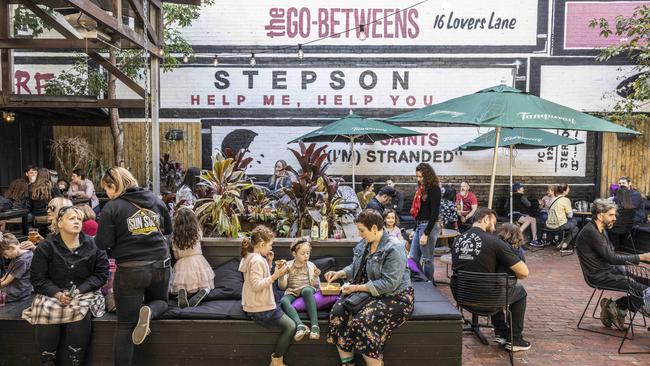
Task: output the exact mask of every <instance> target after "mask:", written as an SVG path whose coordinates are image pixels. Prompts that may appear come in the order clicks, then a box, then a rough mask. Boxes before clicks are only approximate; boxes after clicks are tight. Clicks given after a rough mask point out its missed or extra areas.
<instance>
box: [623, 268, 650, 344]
mask: <svg viewBox="0 0 650 366" xmlns="http://www.w3.org/2000/svg"><path fill="white" fill-rule="evenodd" d="M625 276H626V277H627V281H628V283H629V284H630V286H629V287H628V291H627V295H628V297H627V301H628V309H632V300H631V299H633V298H636V299H641V301H643V291H640V290H638V289H636V288H634V286H632V283H633V282H634V281H636V282H644V283H646V284H647V283H650V270H649V269H648V268H647V267H642V266H638V265H634V264H628V265H626V266H625ZM639 313H641V316H642V317H643V326H644V327H645V326H646V320H645V318H646V317H650V303H644V304H643V306H641V307H640V308H639V309H638V310H637V311H636V312H632V311H631V310H630V311H628V318H629V322H628V324H627V330H626V331H625V335H624V336H623V338H622V339H621V344H620V346H618V353H619V354H626V355H629V354H648V353H650V351H643V352H623V351H622V349H623V344H624V343H625V340H627V339H629V340H632V339H634V326H635V325H640V324H634V318H635V317H636V316H637V314H639ZM628 334H631V337H628Z"/></svg>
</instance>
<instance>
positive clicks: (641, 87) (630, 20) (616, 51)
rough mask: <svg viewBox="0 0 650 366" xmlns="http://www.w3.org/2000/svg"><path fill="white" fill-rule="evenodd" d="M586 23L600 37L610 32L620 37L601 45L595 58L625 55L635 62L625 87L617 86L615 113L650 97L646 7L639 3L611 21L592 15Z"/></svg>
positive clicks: (649, 12) (649, 21)
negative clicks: (633, 74)
mask: <svg viewBox="0 0 650 366" xmlns="http://www.w3.org/2000/svg"><path fill="white" fill-rule="evenodd" d="M589 27H591V28H599V29H600V35H601V36H602V37H604V38H608V37H610V36H612V35H615V36H617V37H620V42H618V43H617V44H615V45H611V46H608V47H606V48H603V49H602V50H601V51H600V54H599V55H598V57H597V60H599V61H607V60H610V59H612V58H616V57H626V58H628V59H630V60H631V61H633V62H634V63H635V64H636V66H635V68H634V71H636V72H637V73H638V75H637V77H636V78H635V79H634V80H631V82H630V83H629V84H628V85H626V86H624V88H625V90H621V91H622V93H621V94H623V95H624V99H623V100H621V101H618V102H617V103H616V105H615V106H614V110H615V111H616V112H617V113H630V112H632V111H633V110H637V109H638V108H639V107H641V106H643V105H644V104H647V103H648V100H650V75H649V72H650V46H648V39H650V7H648V6H647V5H642V6H639V7H637V8H635V9H634V12H633V13H632V15H631V16H622V15H619V16H617V17H616V19H615V21H614V24H610V23H609V21H608V20H607V19H605V18H597V19H592V20H591V21H590V22H589Z"/></svg>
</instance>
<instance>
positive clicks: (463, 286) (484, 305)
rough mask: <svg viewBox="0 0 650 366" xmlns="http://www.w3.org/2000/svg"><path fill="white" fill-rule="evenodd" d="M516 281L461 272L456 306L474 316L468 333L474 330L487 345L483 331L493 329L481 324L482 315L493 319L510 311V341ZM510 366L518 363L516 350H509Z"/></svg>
mask: <svg viewBox="0 0 650 366" xmlns="http://www.w3.org/2000/svg"><path fill="white" fill-rule="evenodd" d="M514 283H515V282H514V281H512V280H509V279H508V274H506V273H480V272H468V271H458V274H457V276H456V281H455V286H454V288H455V293H456V304H457V305H458V308H459V309H461V311H462V310H467V311H468V312H469V313H470V314H472V320H471V322H468V321H467V320H466V319H465V323H468V324H469V326H470V327H469V328H466V329H464V330H468V331H472V332H474V334H476V336H477V337H478V338H479V339H480V340H481V343H483V344H485V345H487V344H488V341H487V339H486V338H485V335H483V333H482V332H481V329H480V328H481V327H484V328H491V327H492V326H490V325H481V324H479V322H478V319H479V317H480V316H485V317H490V316H492V315H494V314H496V313H497V312H499V311H503V310H505V311H506V315H507V322H508V328H509V329H510V340H511V341H512V340H513V334H512V314H511V313H510V297H509V294H510V289H511V288H512V287H514ZM509 356H510V364H511V365H513V364H514V360H513V355H512V350H509Z"/></svg>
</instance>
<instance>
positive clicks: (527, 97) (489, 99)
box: [386, 84, 638, 207]
mask: <svg viewBox="0 0 650 366" xmlns="http://www.w3.org/2000/svg"><path fill="white" fill-rule="evenodd" d="M386 121H387V122H438V123H459V124H473V125H478V126H485V127H497V129H496V136H497V139H495V145H494V148H495V150H494V158H493V160H492V179H491V182H490V183H491V184H490V197H489V207H492V197H493V196H494V180H495V175H496V167H497V148H498V147H499V145H498V141H499V140H500V139H499V138H498V136H499V135H500V134H501V127H511V128H517V127H520V128H550V129H553V128H558V129H568V130H579V131H597V132H619V133H633V134H638V132H636V131H634V130H630V129H628V128H625V127H623V126H619V125H617V124H614V123H611V122H609V121H606V120H604V119H601V118H597V117H594V116H590V115H588V114H586V113H582V112H580V111H577V110H575V109H572V108H569V107H565V106H562V105H560V104H557V103H553V102H550V101H547V100H544V99H542V98H539V97H536V96H534V95H531V94H528V93H525V92H523V91H521V90H519V89H515V88H511V87H509V86H507V85H503V84H502V85H497V86H494V87H491V88H487V89H483V90H481V91H478V92H476V93H474V94H469V95H464V96H462V97H458V98H454V99H450V100H448V101H446V102H442V103H438V104H434V105H430V106H427V107H424V108H421V109H418V110H415V111H411V112H407V113H404V114H400V115H398V116H395V117H391V118H388V119H387V120H386Z"/></svg>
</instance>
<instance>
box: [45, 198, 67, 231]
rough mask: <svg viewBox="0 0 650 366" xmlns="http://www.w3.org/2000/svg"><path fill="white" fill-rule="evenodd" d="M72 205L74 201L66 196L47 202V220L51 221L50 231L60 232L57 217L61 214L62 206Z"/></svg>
mask: <svg viewBox="0 0 650 366" xmlns="http://www.w3.org/2000/svg"><path fill="white" fill-rule="evenodd" d="M67 206H72V201H70V200H69V199H67V198H65V197H55V198H52V199H51V200H50V202H48V204H47V221H49V222H50V226H49V227H48V229H49V230H50V233H54V234H58V233H59V227H58V226H57V224H56V217H57V216H58V215H59V210H60V209H61V207H67Z"/></svg>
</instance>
